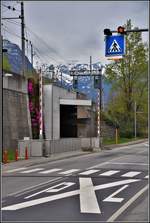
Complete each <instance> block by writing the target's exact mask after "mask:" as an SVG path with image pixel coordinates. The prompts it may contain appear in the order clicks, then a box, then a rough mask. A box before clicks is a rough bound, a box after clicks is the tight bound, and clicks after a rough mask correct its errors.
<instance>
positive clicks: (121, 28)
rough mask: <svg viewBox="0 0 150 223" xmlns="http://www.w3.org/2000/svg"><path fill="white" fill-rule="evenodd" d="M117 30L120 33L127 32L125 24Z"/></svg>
mask: <svg viewBox="0 0 150 223" xmlns="http://www.w3.org/2000/svg"><path fill="white" fill-rule="evenodd" d="M117 32H118V33H120V34H126V32H125V28H124V27H123V26H119V27H118V28H117Z"/></svg>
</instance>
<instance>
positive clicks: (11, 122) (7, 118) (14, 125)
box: [3, 89, 30, 149]
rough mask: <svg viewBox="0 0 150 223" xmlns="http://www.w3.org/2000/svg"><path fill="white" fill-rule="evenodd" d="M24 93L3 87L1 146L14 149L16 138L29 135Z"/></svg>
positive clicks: (16, 145)
mask: <svg viewBox="0 0 150 223" xmlns="http://www.w3.org/2000/svg"><path fill="white" fill-rule="evenodd" d="M27 100H28V98H27V94H26V93H22V92H18V91H15V90H10V89H3V148H4V149H16V148H17V147H18V139H23V138H24V137H29V136H30V130H29V122H28V120H29V119H28V112H27V111H28V110H27V103H28V101H27Z"/></svg>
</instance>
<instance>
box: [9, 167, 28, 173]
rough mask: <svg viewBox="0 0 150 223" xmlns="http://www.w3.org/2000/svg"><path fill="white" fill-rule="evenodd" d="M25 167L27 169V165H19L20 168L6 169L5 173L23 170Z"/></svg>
mask: <svg viewBox="0 0 150 223" xmlns="http://www.w3.org/2000/svg"><path fill="white" fill-rule="evenodd" d="M25 169H27V167H21V168H16V169H13V170H7V171H6V172H5V173H13V172H17V171H19V170H25Z"/></svg>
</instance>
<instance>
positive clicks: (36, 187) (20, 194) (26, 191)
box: [9, 177, 62, 197]
mask: <svg viewBox="0 0 150 223" xmlns="http://www.w3.org/2000/svg"><path fill="white" fill-rule="evenodd" d="M60 180H62V177H57V178H54V179H51V180H48V181H46V182H43V183H40V184H38V185H35V186H31V187H28V188H26V189H24V190H21V191H18V192H16V193H13V194H9V196H12V195H15V197H19V196H22V195H24V194H27V193H29V192H32V191H34V190H37V189H39V188H40V187H41V186H43V185H45V186H46V184H49V183H54V182H55V183H56V182H58V181H60Z"/></svg>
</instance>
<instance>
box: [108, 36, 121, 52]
mask: <svg viewBox="0 0 150 223" xmlns="http://www.w3.org/2000/svg"><path fill="white" fill-rule="evenodd" d="M121 51H122V50H121V48H120V46H119V44H118V42H117V41H116V40H115V39H114V41H113V42H112V44H111V46H110V48H109V52H110V53H113V52H121Z"/></svg>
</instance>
